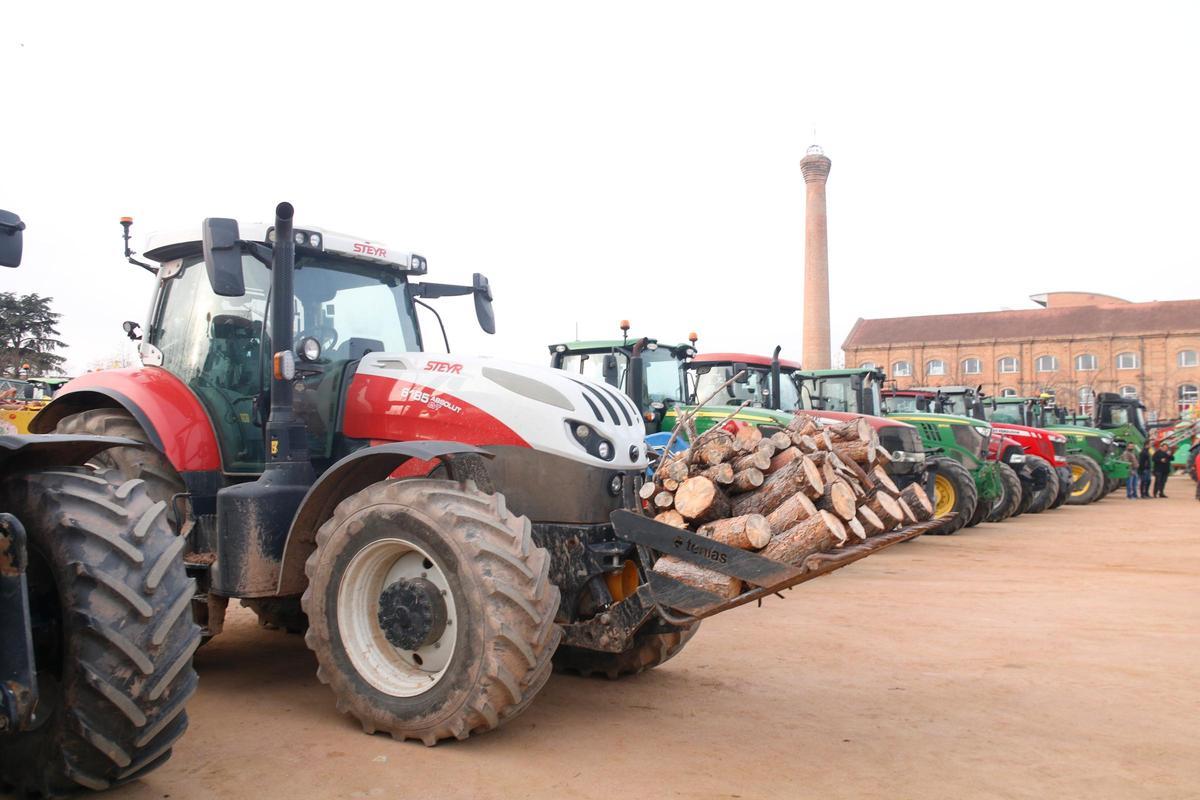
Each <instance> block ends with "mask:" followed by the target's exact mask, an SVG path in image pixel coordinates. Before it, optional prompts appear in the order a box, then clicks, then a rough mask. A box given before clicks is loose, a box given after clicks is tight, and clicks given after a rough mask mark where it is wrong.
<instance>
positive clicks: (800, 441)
mask: <svg viewBox="0 0 1200 800" xmlns="http://www.w3.org/2000/svg"><path fill="white" fill-rule="evenodd" d="M792 444H793V445H794V446H796V447H799V448H800V451H801V452H803V453H808V454H812V453H816V452H818V451H819V450H820V446H819V445H818V444H817V440H816V439H814V438H813V437H812V436H809V435H808V434H805V433H794V434H792Z"/></svg>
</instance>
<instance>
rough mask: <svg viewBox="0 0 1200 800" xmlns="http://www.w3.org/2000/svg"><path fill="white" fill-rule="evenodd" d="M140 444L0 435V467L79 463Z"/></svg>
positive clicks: (116, 439)
mask: <svg viewBox="0 0 1200 800" xmlns="http://www.w3.org/2000/svg"><path fill="white" fill-rule="evenodd" d="M141 446H142V443H141V442H135V441H133V440H131V439H122V438H121V437H119V436H75V435H66V434H51V435H48V436H35V435H32V434H24V435H16V436H0V467H2V468H4V469H5V470H13V471H16V470H21V469H46V468H49V467H68V466H82V465H83V464H86V463H87V461H88V459H90V458H91V457H92V456H94V455H96V454H97V453H99V452H101V451H103V450H107V449H108V448H110V447H141Z"/></svg>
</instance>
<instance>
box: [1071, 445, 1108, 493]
mask: <svg viewBox="0 0 1200 800" xmlns="http://www.w3.org/2000/svg"><path fill="white" fill-rule="evenodd" d="M1067 466H1069V467H1070V469H1071V493H1070V494H1069V495H1068V496H1067V504H1068V505H1072V506H1083V505H1087V504H1088V503H1094V502H1096V501H1097V500H1099V499H1100V497H1101V496H1102V495H1101V492H1102V491H1103V490H1104V471H1103V470H1101V469H1100V465H1099V464H1097V463H1096V460H1095V459H1094V458H1092V457H1091V456H1085V455H1083V454H1082V453H1073V454H1071V455H1068V456H1067Z"/></svg>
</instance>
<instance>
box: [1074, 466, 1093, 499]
mask: <svg viewBox="0 0 1200 800" xmlns="http://www.w3.org/2000/svg"><path fill="white" fill-rule="evenodd" d="M1091 488H1092V479H1091V478H1089V477H1088V474H1087V470H1085V469H1084V468H1083V467H1082V466H1080V465H1079V464H1072V465H1071V497H1082V496H1083V495H1085V494H1087V493H1088V490H1089V489H1091Z"/></svg>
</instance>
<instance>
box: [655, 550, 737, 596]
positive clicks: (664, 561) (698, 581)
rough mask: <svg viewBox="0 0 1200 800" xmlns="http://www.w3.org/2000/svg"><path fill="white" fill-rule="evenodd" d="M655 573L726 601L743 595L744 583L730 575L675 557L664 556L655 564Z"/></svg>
mask: <svg viewBox="0 0 1200 800" xmlns="http://www.w3.org/2000/svg"><path fill="white" fill-rule="evenodd" d="M654 571H655V572H657V573H659V574H660V575H666V576H667V577H668V578H674V579H675V580H677V581H679V582H680V583H686V584H687V585H688V586H692V587H695V588H697V589H703V590H704V591H706V592H712V593H713V594H715V595H717V596H718V597H720V598H722V599H724V600H731V599H733V598H734V597H737V596H738V595H739V594H741V593H742V582H741V580H739V579H738V578H734V577H732V576H730V575H723V574H722V573H720V572H717V571H716V570H711V569H708V568H707V567H701V566H698V565H696V564H693V563H691V562H690V561H682V560H680V559H678V558H675V557H674V556H662V557H660V558H659V559H658V560H657V561H655V562H654Z"/></svg>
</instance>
